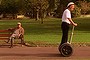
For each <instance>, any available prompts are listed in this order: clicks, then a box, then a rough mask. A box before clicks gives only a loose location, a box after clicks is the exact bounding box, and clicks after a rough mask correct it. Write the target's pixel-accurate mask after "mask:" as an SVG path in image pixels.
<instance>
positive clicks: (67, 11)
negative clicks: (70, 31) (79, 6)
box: [62, 9, 71, 24]
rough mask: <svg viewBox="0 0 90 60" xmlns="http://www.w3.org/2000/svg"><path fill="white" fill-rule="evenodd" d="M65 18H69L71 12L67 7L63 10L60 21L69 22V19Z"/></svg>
mask: <svg viewBox="0 0 90 60" xmlns="http://www.w3.org/2000/svg"><path fill="white" fill-rule="evenodd" d="M67 18H71V12H70V11H69V10H68V9H66V10H65V11H64V12H63V16H62V22H66V23H68V24H70V21H69V20H68V19H67Z"/></svg>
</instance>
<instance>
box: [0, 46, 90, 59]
mask: <svg viewBox="0 0 90 60" xmlns="http://www.w3.org/2000/svg"><path fill="white" fill-rule="evenodd" d="M0 60H90V47H86V46H85V47H74V53H73V55H72V56H70V57H62V56H61V55H60V53H59V51H58V48H57V47H26V46H23V47H20V46H15V47H13V48H8V47H0Z"/></svg>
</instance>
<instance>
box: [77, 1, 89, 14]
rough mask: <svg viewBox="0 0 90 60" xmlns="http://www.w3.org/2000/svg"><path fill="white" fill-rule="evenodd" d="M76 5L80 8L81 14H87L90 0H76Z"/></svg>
mask: <svg viewBox="0 0 90 60" xmlns="http://www.w3.org/2000/svg"><path fill="white" fill-rule="evenodd" d="M76 3H77V6H78V7H79V8H80V9H81V14H84V15H85V14H88V11H90V2H87V1H78V2H76Z"/></svg>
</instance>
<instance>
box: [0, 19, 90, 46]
mask: <svg viewBox="0 0 90 60" xmlns="http://www.w3.org/2000/svg"><path fill="white" fill-rule="evenodd" d="M73 20H74V21H75V22H76V23H77V24H78V26H77V27H76V28H75V31H74V37H73V43H78V42H84V43H88V42H90V18H74V19H73ZM17 22H21V23H22V26H23V27H24V29H25V41H26V42H29V43H36V44H39V43H42V44H59V43H60V41H61V35H62V32H61V19H58V18H46V19H44V23H43V24H40V20H38V21H35V20H34V19H23V20H0V29H7V28H13V27H15V26H16V24H17ZM69 34H70V32H69Z"/></svg>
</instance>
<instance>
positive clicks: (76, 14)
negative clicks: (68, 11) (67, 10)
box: [72, 5, 81, 17]
mask: <svg viewBox="0 0 90 60" xmlns="http://www.w3.org/2000/svg"><path fill="white" fill-rule="evenodd" d="M80 16H81V10H80V8H79V7H77V6H76V5H75V9H74V11H73V12H72V17H80Z"/></svg>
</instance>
